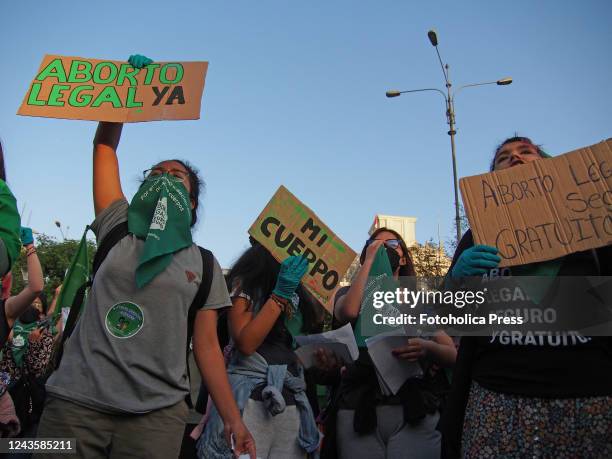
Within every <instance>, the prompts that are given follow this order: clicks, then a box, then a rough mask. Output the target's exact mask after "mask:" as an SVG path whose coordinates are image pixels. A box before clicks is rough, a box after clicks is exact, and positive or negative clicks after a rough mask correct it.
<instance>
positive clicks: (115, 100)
mask: <svg viewBox="0 0 612 459" xmlns="http://www.w3.org/2000/svg"><path fill="white" fill-rule="evenodd" d="M94 79H95V77H94ZM106 102H110V103H111V104H113V107H114V108H121V99H119V95H118V94H117V91H116V90H115V88H114V86H107V87H105V88H104V89H103V90H102V91H101V92H100V94H98V97H96V100H94V102H93V104H91V106H92V107H99V106H100V105H102V104H104V103H106Z"/></svg>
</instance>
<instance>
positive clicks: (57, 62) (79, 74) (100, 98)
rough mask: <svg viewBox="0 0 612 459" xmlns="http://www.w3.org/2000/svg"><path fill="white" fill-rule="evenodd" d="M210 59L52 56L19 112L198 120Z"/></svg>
mask: <svg viewBox="0 0 612 459" xmlns="http://www.w3.org/2000/svg"><path fill="white" fill-rule="evenodd" d="M207 69H208V63H207V62H155V63H152V64H149V65H147V66H146V67H143V68H142V69H137V68H135V67H132V66H131V65H130V64H128V63H127V62H119V61H108V60H98V59H84V58H81V57H66V56H51V55H46V56H45V57H44V59H43V61H42V64H41V65H40V69H39V71H38V74H37V75H36V77H35V78H34V81H32V83H31V84H30V88H29V89H28V92H27V93H26V95H25V98H24V99H23V103H22V104H21V107H20V108H19V111H18V112H17V114H19V115H27V116H42V117H48V118H66V119H77V120H92V121H114V122H124V123H125V122H128V123H129V122H138V121H153V120H179V119H198V118H199V117H200V104H201V99H202V92H203V91H204V79H205V78H206V71H207Z"/></svg>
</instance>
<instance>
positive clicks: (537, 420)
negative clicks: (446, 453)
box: [461, 381, 612, 459]
mask: <svg viewBox="0 0 612 459" xmlns="http://www.w3.org/2000/svg"><path fill="white" fill-rule="evenodd" d="M461 453H462V456H463V457H465V458H470V459H471V458H491V457H494V458H548V457H550V458H612V397H610V396H607V397H585V398H568V399H554V398H551V399H545V398H531V397H524V396H518V395H510V394H503V393H499V392H493V391H490V390H487V389H485V388H484V387H482V386H480V385H478V383H476V382H474V381H473V382H472V387H471V388H470V395H469V399H468V404H467V408H466V412H465V418H464V421H463V437H462V442H461Z"/></svg>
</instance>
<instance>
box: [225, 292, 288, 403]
mask: <svg viewBox="0 0 612 459" xmlns="http://www.w3.org/2000/svg"><path fill="white" fill-rule="evenodd" d="M233 296H242V297H243V298H245V299H246V300H247V301H249V302H251V301H252V300H251V296H250V295H248V294H246V295H245V294H244V292H239V291H238V289H236V290H235V291H234V292H232V297H233ZM251 305H252V303H251ZM262 306H263V305H262ZM251 307H252V306H251ZM257 353H258V354H259V355H261V356H262V357H263V358H264V359H265V360H266V362H268V365H287V371H288V372H290V373H291V374H292V375H293V376H297V375H298V373H299V371H298V358H297V355H296V354H295V352H293V337H292V336H291V333H290V332H289V330H288V329H287V327H286V326H285V321H284V315H282V314H281V316H280V317H279V318H278V319H277V320H276V322H275V323H274V325H273V327H272V329H271V330H270V332H269V333H268V335H267V336H266V337H265V338H264V340H263V342H262V343H261V345H260V346H259V347H258V348H257ZM266 385H267V384H260V385H259V386H257V387H256V388H255V389H254V390H253V392H252V393H251V398H252V399H253V400H257V401H261V400H262V397H261V392H262V390H263V389H264V388H265V387H266ZM281 393H282V395H283V397H284V399H285V403H286V404H287V405H295V397H294V396H293V394H292V393H291V391H289V390H287V389H286V388H284V387H283V390H282V392H281Z"/></svg>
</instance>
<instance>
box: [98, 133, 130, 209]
mask: <svg viewBox="0 0 612 459" xmlns="http://www.w3.org/2000/svg"><path fill="white" fill-rule="evenodd" d="M122 128H123V124H122V123H107V122H101V123H99V124H98V129H97V131H96V136H95V137H94V149H93V198H94V208H95V212H96V215H98V214H99V213H100V212H102V211H103V210H104V209H106V208H107V207H108V206H110V205H111V204H112V203H113V202H115V201H117V200H119V199H124V198H125V196H124V194H123V190H122V189H121V180H120V178H119V161H118V160H117V147H118V146H119V139H120V138H121V129H122Z"/></svg>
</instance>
